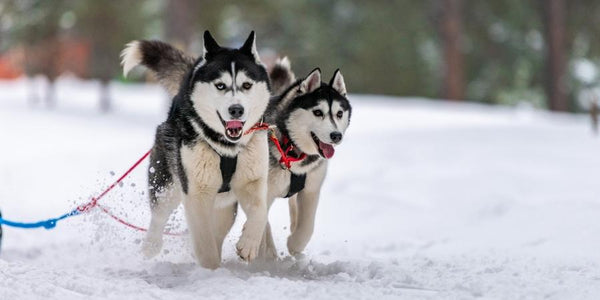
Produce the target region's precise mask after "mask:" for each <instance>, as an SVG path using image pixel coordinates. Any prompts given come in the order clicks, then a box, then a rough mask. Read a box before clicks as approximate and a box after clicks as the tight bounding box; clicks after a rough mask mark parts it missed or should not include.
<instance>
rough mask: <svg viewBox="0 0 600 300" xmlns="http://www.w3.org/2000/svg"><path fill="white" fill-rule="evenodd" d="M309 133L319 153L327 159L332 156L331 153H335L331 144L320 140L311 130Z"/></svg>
mask: <svg viewBox="0 0 600 300" xmlns="http://www.w3.org/2000/svg"><path fill="white" fill-rule="evenodd" d="M310 135H311V136H312V138H313V141H315V144H316V145H317V148H319V154H321V156H323V157H325V158H327V159H330V158H332V157H333V154H334V153H335V149H334V148H333V146H332V145H331V144H327V143H323V142H321V140H319V138H318V137H317V135H316V134H314V133H313V132H311V133H310Z"/></svg>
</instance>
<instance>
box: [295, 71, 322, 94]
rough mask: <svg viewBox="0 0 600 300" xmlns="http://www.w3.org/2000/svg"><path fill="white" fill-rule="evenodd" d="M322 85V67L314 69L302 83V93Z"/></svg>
mask: <svg viewBox="0 0 600 300" xmlns="http://www.w3.org/2000/svg"><path fill="white" fill-rule="evenodd" d="M320 86H321V69H319V68H316V69H314V70H312V72H310V73H309V74H308V76H306V78H304V80H302V82H301V83H300V91H301V92H302V93H305V94H306V93H310V92H312V91H314V90H316V89H317V88H319V87H320Z"/></svg>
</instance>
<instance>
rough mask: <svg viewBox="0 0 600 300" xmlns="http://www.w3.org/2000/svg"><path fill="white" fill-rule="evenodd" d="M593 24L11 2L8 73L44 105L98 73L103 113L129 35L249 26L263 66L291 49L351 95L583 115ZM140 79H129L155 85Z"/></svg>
mask: <svg viewBox="0 0 600 300" xmlns="http://www.w3.org/2000/svg"><path fill="white" fill-rule="evenodd" d="M598 25H600V2H599V1H594V0H571V1H566V0H540V1H521V0H502V1H480V0H427V1H421V0H404V1H349V0H342V1H325V0H312V1H292V0H283V1H281V0H265V1H253V0H250V1H240V2H237V3H234V2H229V1H204V0H201V1H194V0H168V1H160V0H148V1H133V0H124V1H91V0H82V1H68V0H54V1H45V0H4V1H2V3H0V79H14V78H23V77H26V78H34V77H36V76H40V75H41V76H43V77H44V78H45V82H46V84H45V85H44V88H41V91H38V90H40V88H37V89H36V87H33V88H32V92H31V93H30V95H29V97H30V101H31V102H32V103H38V102H42V103H43V102H45V103H46V104H47V105H48V106H53V105H54V103H55V102H56V101H60V99H56V97H55V92H54V88H53V82H54V81H55V80H56V78H57V77H59V76H61V75H65V74H69V75H74V76H76V77H79V78H84V79H93V80H97V81H98V82H100V83H101V84H100V85H99V90H98V101H99V102H98V103H99V107H100V109H101V110H102V111H109V110H110V109H111V93H110V92H109V91H110V89H108V88H107V87H108V86H109V85H110V83H111V82H114V81H124V80H125V79H124V78H123V77H122V76H121V75H120V74H121V71H120V66H119V60H120V59H119V52H120V50H122V49H123V47H124V45H125V44H126V43H127V42H129V41H131V40H134V39H160V40H164V41H168V42H170V43H173V44H175V45H177V47H179V48H181V49H185V50H186V51H189V53H192V54H194V55H197V54H199V53H201V45H202V41H201V33H202V32H203V31H204V30H205V29H208V30H211V32H213V34H214V35H215V36H216V38H217V40H218V41H219V42H220V43H221V44H222V45H229V46H235V45H238V44H240V43H242V42H243V40H244V38H245V37H246V36H247V34H248V32H249V31H250V30H252V29H253V30H256V31H257V33H258V46H259V50H260V52H261V56H262V57H263V60H265V63H266V64H267V65H269V64H271V63H272V62H273V60H274V59H275V58H277V57H278V56H281V55H287V56H289V57H290V58H291V59H292V63H293V65H294V68H295V70H296V72H297V73H298V74H300V75H302V74H305V73H307V72H308V71H310V70H312V69H313V68H314V67H316V66H319V67H321V68H322V69H323V70H324V71H325V72H326V74H327V72H329V73H332V72H333V71H334V70H335V68H338V67H340V68H342V71H343V73H344V74H345V78H346V81H347V85H348V87H349V89H350V91H351V92H352V93H368V94H387V95H398V96H417V97H427V98H438V99H453V100H461V101H476V102H483V103H493V104H504V105H517V104H523V103H526V104H528V105H532V106H534V107H537V108H542V109H550V110H555V111H569V112H578V111H585V110H588V109H589V108H590V103H592V102H594V101H595V98H596V97H595V94H596V88H597V85H598V72H597V63H598V60H599V58H600V47H599V43H600V40H599V39H598V38H597V37H598V36H600V26H598ZM135 75H137V76H134V77H133V79H127V80H135V81H142V80H149V79H148V78H145V77H143V76H142V75H143V73H142V72H138V73H137V74H135ZM34 84H40V83H39V80H38V81H35V82H33V81H32V85H34ZM41 84H43V83H41ZM36 91H37V92H36Z"/></svg>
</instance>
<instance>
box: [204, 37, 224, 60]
mask: <svg viewBox="0 0 600 300" xmlns="http://www.w3.org/2000/svg"><path fill="white" fill-rule="evenodd" d="M219 49H221V46H219V44H217V41H215V39H214V38H213V37H212V35H211V34H210V32H209V31H208V30H206V31H205V32H204V51H203V54H202V57H204V58H206V54H209V53H214V52H216V51H218V50H219Z"/></svg>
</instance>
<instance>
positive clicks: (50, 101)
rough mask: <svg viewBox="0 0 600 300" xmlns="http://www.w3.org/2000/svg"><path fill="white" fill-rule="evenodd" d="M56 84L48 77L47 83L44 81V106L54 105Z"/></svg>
mask: <svg viewBox="0 0 600 300" xmlns="http://www.w3.org/2000/svg"><path fill="white" fill-rule="evenodd" d="M55 90H56V85H55V83H54V79H53V78H48V83H46V95H45V96H46V107H47V108H50V109H52V108H54V107H55V106H56V94H55Z"/></svg>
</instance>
